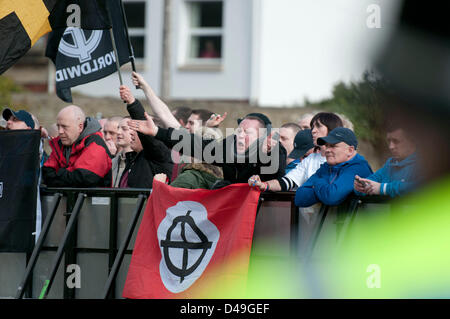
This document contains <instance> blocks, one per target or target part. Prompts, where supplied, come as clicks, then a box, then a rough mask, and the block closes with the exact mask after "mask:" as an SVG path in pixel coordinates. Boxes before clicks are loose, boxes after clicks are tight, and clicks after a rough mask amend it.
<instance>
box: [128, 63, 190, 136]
mask: <svg viewBox="0 0 450 319" xmlns="http://www.w3.org/2000/svg"><path fill="white" fill-rule="evenodd" d="M132 80H133V84H134V85H136V86H140V87H141V88H142V90H143V91H144V94H145V96H146V97H147V100H148V102H149V104H150V107H151V108H152V110H153V113H155V115H156V116H157V117H159V118H160V119H161V121H162V122H163V123H164V125H165V126H166V127H173V128H180V127H181V124H180V122H178V121H177V119H176V118H175V116H173V114H172V112H171V111H170V109H169V107H168V106H167V105H166V104H165V103H164V102H163V101H162V100H161V99H160V98H159V97H158V96H157V95H156V94H155V92H154V91H153V89H152V88H151V87H150V85H149V84H148V83H147V82H146V81H145V80H144V77H143V76H142V75H140V74H139V73H136V72H133V74H132Z"/></svg>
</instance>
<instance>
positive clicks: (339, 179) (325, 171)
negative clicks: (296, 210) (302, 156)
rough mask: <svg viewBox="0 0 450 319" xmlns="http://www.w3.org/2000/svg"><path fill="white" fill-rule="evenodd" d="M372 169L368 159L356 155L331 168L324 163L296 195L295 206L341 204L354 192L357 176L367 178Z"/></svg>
mask: <svg viewBox="0 0 450 319" xmlns="http://www.w3.org/2000/svg"><path fill="white" fill-rule="evenodd" d="M370 174H372V169H371V168H370V166H369V163H367V161H366V159H365V158H364V157H363V156H362V155H359V154H356V155H355V156H354V157H353V158H352V159H351V160H349V161H347V162H344V163H341V164H337V165H333V166H330V165H328V163H323V164H322V165H321V166H320V168H319V169H318V170H317V172H316V173H315V174H314V175H313V176H311V177H310V178H309V179H308V180H307V181H306V182H305V183H304V184H303V185H302V187H300V188H299V189H298V190H297V192H296V193H295V205H297V206H300V207H309V206H311V205H314V204H315V203H318V202H322V203H323V204H325V205H330V206H335V205H339V204H341V203H342V202H343V201H344V200H345V199H346V198H347V196H348V195H350V194H351V193H352V192H353V181H354V179H355V175H359V176H360V177H363V178H364V177H367V176H369V175H370Z"/></svg>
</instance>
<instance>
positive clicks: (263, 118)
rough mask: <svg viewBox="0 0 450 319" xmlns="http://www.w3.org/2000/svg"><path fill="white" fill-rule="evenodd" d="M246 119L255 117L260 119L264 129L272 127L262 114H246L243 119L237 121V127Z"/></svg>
mask: <svg viewBox="0 0 450 319" xmlns="http://www.w3.org/2000/svg"><path fill="white" fill-rule="evenodd" d="M247 117H256V118H258V119H260V120H261V121H262V122H263V123H264V125H265V127H267V128H270V127H271V126H272V122H271V121H270V120H269V118H268V117H267V116H266V115H264V114H262V113H250V114H247V115H246V116H245V117H244V118H242V119H238V120H237V123H238V125H239V124H241V122H242V121H243V120H245V119H246V118H247Z"/></svg>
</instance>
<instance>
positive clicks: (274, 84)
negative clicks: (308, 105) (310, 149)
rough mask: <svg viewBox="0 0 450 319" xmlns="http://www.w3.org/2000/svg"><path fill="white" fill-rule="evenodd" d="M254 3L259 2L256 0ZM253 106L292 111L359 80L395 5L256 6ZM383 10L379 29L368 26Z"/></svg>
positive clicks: (271, 1) (350, 0)
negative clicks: (375, 9) (373, 11)
mask: <svg viewBox="0 0 450 319" xmlns="http://www.w3.org/2000/svg"><path fill="white" fill-rule="evenodd" d="M256 1H258V0H256ZM260 1H261V30H260V33H261V35H260V44H259V47H260V52H261V56H260V70H259V72H258V74H259V79H258V78H255V79H253V80H255V81H258V80H259V83H258V84H253V86H254V87H256V88H257V92H258V94H257V96H258V97H257V100H256V101H255V102H257V103H258V104H260V105H264V106H291V105H295V104H300V105H301V104H303V101H304V99H305V98H308V99H309V100H311V101H314V100H319V99H323V98H326V97H329V96H330V95H331V90H332V88H333V85H334V84H336V83H337V82H339V81H346V82H348V81H354V80H357V79H360V77H361V75H362V73H363V72H364V71H365V70H366V69H368V68H370V66H371V58H372V56H373V55H374V53H375V52H376V51H377V48H378V47H379V45H380V44H381V43H382V41H383V40H384V39H385V36H386V35H387V34H389V33H390V32H391V31H392V27H393V25H394V23H393V18H394V17H395V16H396V13H397V8H398V5H399V3H400V1H398V0H378V1H377V0H314V1H312V0H260ZM370 4H378V5H379V7H380V8H381V28H379V29H377V28H374V29H371V28H368V27H367V24H366V21H367V18H368V17H369V15H370V13H368V12H367V8H368V6H369V5H370Z"/></svg>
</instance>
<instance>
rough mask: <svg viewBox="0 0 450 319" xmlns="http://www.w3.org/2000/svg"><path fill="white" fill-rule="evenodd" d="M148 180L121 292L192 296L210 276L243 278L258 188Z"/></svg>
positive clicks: (145, 295) (224, 279) (132, 295)
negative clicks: (191, 186) (149, 190)
mask: <svg viewBox="0 0 450 319" xmlns="http://www.w3.org/2000/svg"><path fill="white" fill-rule="evenodd" d="M153 186H154V187H153V192H152V194H151V196H150V199H149V201H148V204H147V207H146V209H145V213H144V216H143V218H142V221H141V226H140V228H139V232H138V236H137V238H136V243H135V246H134V251H133V255H132V258H131V263H130V267H129V270H128V275H127V280H126V282H125V287H124V290H123V296H124V297H125V298H197V297H199V292H200V291H202V289H205V288H207V287H208V286H210V284H211V282H217V281H221V282H227V281H228V280H233V281H234V282H236V281H238V282H240V283H242V284H245V282H246V278H247V270H248V262H249V257H250V250H251V244H252V238H253V228H254V225H255V217H256V209H257V204H258V199H259V194H260V192H259V190H255V189H254V188H251V187H249V186H248V185H247V184H233V185H230V186H227V187H225V188H222V189H218V190H205V189H195V190H191V189H183V188H175V187H171V186H168V185H165V184H163V183H160V182H156V181H155V182H154V183H153ZM242 257H243V258H242ZM236 258H238V259H239V261H240V263H239V264H236ZM242 261H243V262H242ZM216 288H217V289H220V287H214V289H216Z"/></svg>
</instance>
